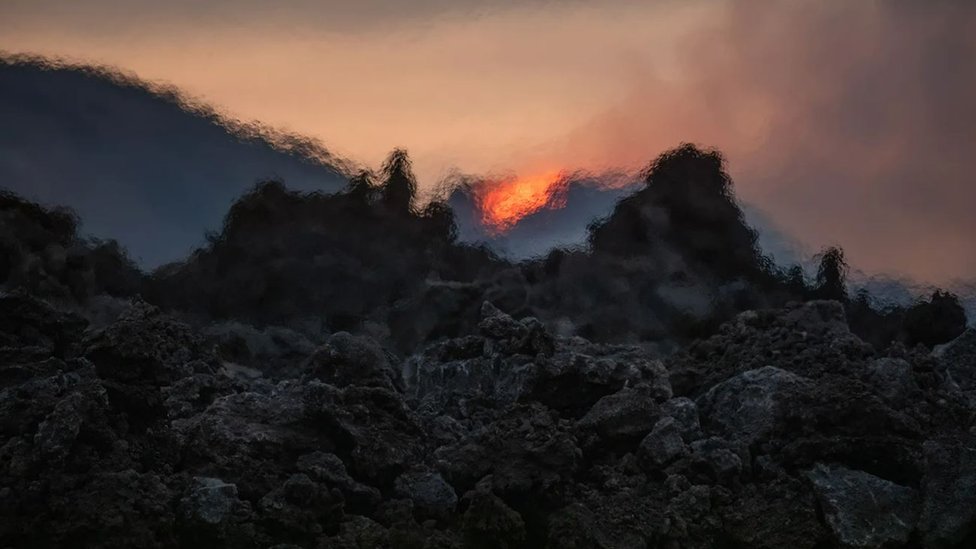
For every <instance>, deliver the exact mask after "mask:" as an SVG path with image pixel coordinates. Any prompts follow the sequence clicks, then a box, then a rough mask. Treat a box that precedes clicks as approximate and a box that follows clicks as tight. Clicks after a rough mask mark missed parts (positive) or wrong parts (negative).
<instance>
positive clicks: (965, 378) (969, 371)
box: [932, 328, 976, 391]
mask: <svg viewBox="0 0 976 549" xmlns="http://www.w3.org/2000/svg"><path fill="white" fill-rule="evenodd" d="M932 356H934V357H935V358H937V359H938V360H939V362H940V364H941V367H942V369H943V372H944V374H945V376H946V378H947V382H948V383H949V384H950V385H956V386H958V387H959V388H960V389H962V390H963V391H974V390H976V328H969V329H968V330H966V331H965V332H963V333H962V334H961V335H960V336H959V337H957V338H956V339H953V340H952V341H950V342H949V343H946V344H944V345H940V346H938V347H937V348H936V349H935V350H934V351H933V352H932Z"/></svg>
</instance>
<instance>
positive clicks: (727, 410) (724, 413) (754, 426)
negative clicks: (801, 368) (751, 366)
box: [697, 366, 810, 445]
mask: <svg viewBox="0 0 976 549" xmlns="http://www.w3.org/2000/svg"><path fill="white" fill-rule="evenodd" d="M809 385H810V382H809V380H806V379H804V378H802V377H800V376H797V375H795V374H792V373H790V372H787V371H785V370H781V369H779V368H775V367H773V366H766V367H763V368H760V369H758V370H749V371H747V372H743V373H741V374H739V375H737V376H735V377H732V378H731V379H729V380H727V381H724V382H722V383H719V384H718V385H716V386H714V387H712V388H711V389H709V391H708V392H707V393H705V394H704V395H703V396H701V397H700V398H699V399H698V403H697V404H698V408H699V409H700V410H701V413H702V417H703V419H704V420H705V427H706V429H707V430H709V431H712V432H715V433H718V434H720V435H722V436H724V437H727V438H729V439H730V440H734V441H737V442H741V443H744V444H747V445H748V444H753V443H755V442H757V441H759V440H761V439H763V438H765V437H767V436H769V435H770V434H771V433H772V432H773V430H774V429H775V428H776V427H777V424H778V421H779V420H780V418H781V417H782V416H783V415H784V412H785V410H786V409H787V408H788V407H789V406H790V405H791V404H792V401H793V399H794V398H795V396H796V394H797V393H798V392H800V391H803V390H805V389H806V388H807V387H809Z"/></svg>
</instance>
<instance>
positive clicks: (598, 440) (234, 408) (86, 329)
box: [0, 293, 976, 549]
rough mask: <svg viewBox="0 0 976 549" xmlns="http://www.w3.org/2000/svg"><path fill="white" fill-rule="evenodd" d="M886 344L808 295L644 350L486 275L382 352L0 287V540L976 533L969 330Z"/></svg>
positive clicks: (919, 541)
mask: <svg viewBox="0 0 976 549" xmlns="http://www.w3.org/2000/svg"><path fill="white" fill-rule="evenodd" d="M888 353H889V354H888V356H879V355H878V354H877V352H876V351H875V350H874V349H873V348H872V347H871V346H869V345H867V344H865V343H863V342H862V341H860V340H859V339H858V338H857V337H855V336H853V335H852V334H851V333H850V332H849V330H848V328H847V324H846V322H845V320H844V312H843V309H842V307H841V306H840V305H839V304H838V303H835V302H829V301H819V302H810V303H807V304H804V305H797V306H795V307H793V308H787V309H785V310H780V311H771V312H747V313H743V314H740V315H739V316H738V317H736V319H735V320H734V321H732V322H730V323H728V324H726V325H725V326H724V327H723V328H722V329H721V330H720V332H719V333H718V334H717V335H715V336H713V337H711V338H710V339H707V340H703V341H699V342H697V343H695V344H693V345H692V346H690V347H689V348H688V349H687V350H686V351H684V352H682V353H680V354H678V355H675V356H673V357H670V358H668V359H666V360H664V361H661V360H656V359H654V358H652V357H650V356H648V355H647V354H646V352H645V351H642V350H641V349H639V348H636V347H627V346H611V345H597V344H593V343H590V342H588V341H585V340H582V339H579V338H574V339H559V338H555V337H553V336H552V335H550V334H549V333H547V332H546V330H545V329H544V328H543V326H542V325H541V324H540V323H539V322H537V321H534V320H533V319H525V320H522V321H516V320H513V319H512V318H511V317H509V316H508V315H506V314H504V313H502V312H500V311H498V310H497V309H495V308H494V307H493V306H491V305H490V304H488V303H486V304H485V306H484V307H483V309H482V321H481V323H480V325H479V333H477V334H476V335H469V336H467V337H462V338H459V339H451V340H447V341H444V342H441V343H437V344H434V345H432V346H430V347H428V348H426V349H425V350H424V351H423V352H422V353H420V354H417V355H415V356H411V357H408V358H407V359H405V360H402V361H401V360H399V359H397V358H396V357H394V356H392V355H390V354H388V353H386V352H384V351H383V350H382V349H381V348H380V347H379V346H378V345H377V344H375V343H374V342H372V341H371V340H368V339H364V338H361V337H357V336H352V335H349V334H346V333H336V334H332V335H331V336H328V337H327V338H324V339H323V340H322V341H312V340H310V339H309V338H307V337H305V336H302V335H299V334H298V333H296V332H293V331H289V330H284V329H266V330H262V331H258V330H255V329H253V328H249V327H246V326H242V325H234V324H225V325H219V326H211V327H209V328H206V329H197V328H193V327H191V326H190V325H187V324H184V323H182V322H180V321H177V320H176V319H174V318H172V317H169V316H167V315H165V314H162V313H160V312H159V311H158V310H157V309H155V308H153V307H150V306H148V305H146V304H144V303H140V302H136V303H133V304H131V305H129V306H127V307H126V308H125V309H124V310H123V311H122V312H121V314H119V315H117V317H115V318H113V319H110V320H109V321H104V322H96V323H93V324H91V325H89V323H88V320H85V319H84V318H83V317H81V316H79V315H76V314H73V313H70V312H65V311H60V310H58V309H56V308H54V307H52V306H50V305H49V304H47V303H45V302H42V301H39V300H36V299H34V298H32V297H29V296H27V295H24V294H15V293H8V294H0V546H3V547H171V546H187V547H272V546H275V547H279V548H283V547H316V548H343V549H347V548H380V547H390V548H451V547H471V548H489V547H501V548H504V547H507V548H515V547H540V548H542V547H548V548H554V549H555V548H591V547H592V548H640V547H696V548H697V547H701V548H710V547H724V548H734V547H791V548H802V547H837V546H847V547H973V546H976V435H974V432H973V425H974V424H973V421H974V411H976V403H974V401H973V398H974V397H976V333H974V332H973V331H972V330H970V331H968V332H966V333H965V334H964V335H963V336H961V337H960V338H958V339H957V340H955V341H954V342H952V343H950V344H948V345H946V346H943V347H942V348H939V349H937V350H936V351H935V352H934V353H929V352H927V351H923V350H922V349H921V348H918V349H916V350H907V349H904V348H899V347H897V346H896V347H893V348H892V349H891V350H889V351H888Z"/></svg>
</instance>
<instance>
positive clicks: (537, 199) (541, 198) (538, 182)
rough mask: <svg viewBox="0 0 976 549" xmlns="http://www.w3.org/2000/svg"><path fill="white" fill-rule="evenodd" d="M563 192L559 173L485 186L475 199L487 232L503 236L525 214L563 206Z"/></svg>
mask: <svg viewBox="0 0 976 549" xmlns="http://www.w3.org/2000/svg"><path fill="white" fill-rule="evenodd" d="M565 190H566V178H565V177H564V176H563V175H562V173H561V172H559V171H552V172H546V173H543V174H540V175H533V176H529V177H514V178H511V179H503V180H500V181H494V182H489V183H486V185H485V186H484V187H483V188H482V191H481V192H480V193H479V196H478V206H479V208H480V210H481V217H482V222H483V223H484V226H485V228H487V229H488V231H489V232H491V233H493V234H500V233H504V232H506V231H508V230H509V229H511V228H512V227H513V226H514V225H515V224H516V223H518V222H519V220H520V219H522V218H523V217H525V216H527V215H529V214H532V213H535V212H537V211H539V210H541V209H543V208H561V207H563V206H565V205H566V193H565V192H564V191H565Z"/></svg>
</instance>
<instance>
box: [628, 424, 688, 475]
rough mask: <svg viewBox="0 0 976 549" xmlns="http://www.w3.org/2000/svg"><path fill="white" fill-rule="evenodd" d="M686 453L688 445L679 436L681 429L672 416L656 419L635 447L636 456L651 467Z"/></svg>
mask: <svg viewBox="0 0 976 549" xmlns="http://www.w3.org/2000/svg"><path fill="white" fill-rule="evenodd" d="M687 453H688V447H687V446H686V445H685V442H684V440H682V438H681V430H680V429H679V427H678V424H677V422H675V420H674V418H672V417H669V416H666V417H663V418H661V419H660V420H658V422H657V423H656V424H655V425H654V429H652V430H651V432H650V433H649V434H648V435H647V436H646V437H644V440H642V441H641V443H640V447H638V449H637V455H638V458H640V460H641V462H642V463H644V464H645V465H649V466H650V467H651V468H656V467H661V466H664V465H667V464H668V463H671V462H672V461H674V460H676V459H678V458H679V457H681V456H684V455H686V454H687Z"/></svg>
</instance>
